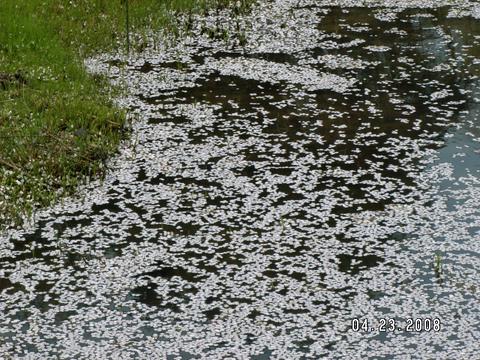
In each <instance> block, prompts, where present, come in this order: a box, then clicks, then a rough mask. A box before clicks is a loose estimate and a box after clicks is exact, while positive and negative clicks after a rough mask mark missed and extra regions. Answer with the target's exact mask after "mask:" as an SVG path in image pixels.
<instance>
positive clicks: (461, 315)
mask: <svg viewBox="0 0 480 360" xmlns="http://www.w3.org/2000/svg"><path fill="white" fill-rule="evenodd" d="M305 3H306V4H307V5H308V6H300V5H301V3H300V2H299V3H298V4H297V5H295V6H294V5H288V4H287V3H285V4H284V5H285V6H284V7H283V8H282V7H280V8H271V9H270V10H271V11H267V14H266V17H265V18H258V19H256V21H257V22H258V23H261V22H262V21H266V22H265V28H264V33H262V31H263V30H262V31H260V32H259V33H258V34H257V33H254V32H252V34H250V35H249V36H250V38H249V39H250V42H249V45H248V46H247V47H246V48H244V49H241V48H237V47H235V46H233V47H232V46H225V45H222V44H219V43H216V42H214V41H210V40H208V39H205V38H204V39H203V42H200V44H199V45H198V46H196V45H191V44H190V45H189V46H187V50H185V49H184V50H181V51H184V53H183V56H179V55H178V52H180V50H178V49H177V50H175V51H172V54H170V55H165V58H161V59H162V60H161V61H159V60H158V59H159V57H160V55H158V54H153V55H145V58H144V59H140V61H137V62H135V63H133V61H132V64H131V65H129V66H128V72H127V74H126V75H125V76H126V80H127V82H129V83H130V84H131V91H132V94H137V95H132V96H131V97H129V98H128V99H127V100H126V101H127V105H128V106H130V108H131V109H132V111H136V112H137V113H139V114H140V116H141V118H142V120H141V121H140V122H139V123H137V124H136V125H135V126H136V129H135V134H134V138H136V145H135V146H134V147H126V148H125V149H124V151H123V152H122V154H121V155H120V157H119V159H117V160H116V162H114V163H113V164H112V171H111V173H110V175H109V177H108V178H107V180H106V181H105V183H104V184H102V185H101V186H99V189H98V188H97V189H95V188H94V187H93V186H92V187H91V188H88V189H86V195H85V200H84V201H83V202H81V201H79V200H78V201H77V200H72V201H71V202H70V203H68V204H66V205H65V206H60V205H59V206H58V207H56V208H54V209H51V210H49V211H47V212H46V213H44V214H43V215H42V216H43V217H42V220H40V221H38V222H37V223H36V224H35V225H34V228H33V230H27V231H18V232H15V231H12V232H11V233H8V234H7V235H6V236H5V237H4V238H2V243H1V244H2V245H1V247H0V250H1V251H2V252H1V255H0V259H1V264H2V269H1V272H0V294H1V300H2V301H1V310H2V315H0V316H1V319H0V320H1V323H2V324H5V325H2V327H1V328H0V339H1V342H0V355H10V356H14V357H18V356H26V355H27V354H36V355H35V356H37V355H38V357H39V358H41V357H44V358H45V357H56V356H59V357H63V358H88V357H90V358H91V356H94V357H96V358H115V357H122V356H123V357H128V356H138V357H139V358H142V356H143V357H145V356H144V355H143V354H148V356H147V357H146V358H164V357H167V358H182V359H189V358H204V357H207V358H219V359H220V358H228V357H229V356H230V357H233V358H251V359H284V358H285V359H287V358H288V359H294V358H312V359H317V358H322V357H326V358H356V357H357V356H363V357H368V356H372V355H377V356H379V357H385V358H393V357H402V356H403V357H409V356H419V354H422V357H428V356H431V354H433V353H436V355H435V356H436V357H441V358H458V356H459V354H476V353H478V352H476V351H475V347H477V348H478V345H476V343H475V342H474V341H473V339H474V338H475V337H478V335H479V334H480V329H479V325H478V324H479V322H478V320H479V313H478V305H479V304H478V298H477V296H478V293H477V292H478V289H477V287H478V282H476V280H475V279H477V278H478V268H479V266H480V264H479V256H478V254H479V248H478V240H479V236H480V232H479V231H478V229H480V214H479V213H478V210H477V209H478V206H477V204H478V201H480V200H479V191H478V190H479V188H480V187H479V182H478V169H479V166H480V160H479V159H478V153H479V149H480V146H479V142H478V139H479V136H480V131H479V130H478V115H479V108H478V104H479V102H480V94H479V90H478V89H479V86H478V85H479V83H478V76H479V75H480V74H479V68H480V60H479V57H480V50H479V49H480V46H479V41H480V22H479V21H478V20H475V19H472V18H468V17H463V18H461V19H456V18H451V17H450V16H449V14H450V11H451V7H440V8H433V9H419V8H415V9H403V10H393V9H391V10H388V9H385V8H378V9H366V8H362V7H353V8H340V7H321V6H318V5H315V3H314V2H313V3H312V2H308V1H304V2H302V4H305ZM262 19H263V20H262ZM287 24H289V25H287ZM269 26H272V27H273V29H274V30H275V31H269ZM270 30H272V29H270ZM292 34H295V39H294V40H295V41H293V42H292V43H289V39H290V37H292V36H293V35H292ZM312 34H313V35H312ZM277 36H278V37H281V39H282V41H281V42H279V45H278V46H279V47H278V48H274V47H273V46H270V45H271V44H275V43H276V41H277V40H278V38H277ZM312 39H313V42H312ZM269 46H270V47H269ZM162 56H163V55H162ZM106 64H108V66H109V67H110V72H111V76H112V78H113V79H115V77H116V76H118V74H117V75H115V68H116V67H117V66H119V65H120V64H126V63H124V62H122V61H120V60H117V61H115V60H112V59H109V60H108V61H107V62H106ZM97 66H99V67H100V68H101V67H102V64H97ZM112 69H113V70H112ZM432 259H433V260H432ZM382 317H389V318H395V319H396V320H397V321H398V323H399V324H400V323H401V324H403V325H402V326H404V322H405V321H406V319H407V318H411V317H416V318H426V317H429V318H435V317H438V318H440V319H441V320H442V322H443V324H444V330H443V331H442V332H440V333H438V332H419V333H405V332H402V331H398V332H397V333H394V334H393V333H392V334H391V333H378V332H377V331H367V332H364V333H362V332H353V331H351V330H350V329H351V320H352V319H354V318H368V319H369V321H371V326H372V327H375V326H376V324H375V322H376V321H377V322H378V320H379V319H380V318H382ZM461 324H462V325H461ZM453 335H455V336H456V338H455V339H454V338H453V337H452V336H453ZM175 349H177V350H175ZM431 349H435V351H433V350H431ZM432 351H433V352H432ZM461 351H463V353H461ZM92 354H94V355H92ZM139 354H142V355H139Z"/></svg>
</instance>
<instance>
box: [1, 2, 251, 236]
mask: <svg viewBox="0 0 480 360" xmlns="http://www.w3.org/2000/svg"><path fill="white" fill-rule="evenodd" d="M230 3H233V2H232V1H230V0H176V1H175V0H168V1H158V0H143V1H135V0H130V1H129V9H128V10H129V14H128V18H127V19H128V22H129V32H131V34H130V36H128V38H129V39H130V41H129V42H130V43H131V44H130V43H129V44H128V46H129V47H130V46H131V47H132V50H135V51H142V50H143V49H144V48H145V47H146V35H145V34H146V30H147V29H152V30H158V29H165V30H166V31H167V32H168V33H172V34H175V35H178V34H179V32H180V31H179V30H180V27H181V26H184V25H182V24H180V23H179V20H178V19H179V17H178V16H177V14H179V13H186V14H195V13H202V12H206V11H208V10H209V9H214V8H216V9H219V8H222V7H226V6H228V5H229V4H230ZM251 3H252V1H245V0H243V1H237V2H235V6H236V7H238V9H240V10H241V11H245V10H247V9H248V6H249V4H251ZM191 19H192V17H191V16H188V20H189V21H191ZM125 20H126V18H125V0H124V1H120V0H117V1H107V0H77V1H66V0H49V1H40V0H30V1H22V2H18V1H14V0H5V1H2V2H1V3H0V227H4V226H5V225H6V224H9V223H14V224H19V223H20V222H21V219H22V217H23V216H24V215H28V214H30V213H31V212H32V211H33V209H34V208H36V207H39V206H45V205H48V204H49V203H51V202H52V201H54V200H55V199H57V198H58V197H59V196H62V195H65V194H71V193H72V191H74V190H75V188H76V187H77V186H78V185H79V184H80V183H81V182H82V181H88V179H90V178H92V177H95V176H98V175H100V174H102V173H103V171H104V168H105V159H107V157H108V156H110V155H111V154H113V153H114V152H115V150H116V149H117V146H118V144H119V142H120V140H121V139H122V137H124V135H125V134H126V123H125V120H126V114H125V112H124V111H123V110H121V109H118V108H117V107H116V106H115V105H114V103H113V102H112V101H111V99H112V95H114V94H113V93H112V92H118V91H120V90H119V89H112V88H111V87H109V86H108V84H107V82H106V81H105V79H103V78H102V77H99V76H93V75H90V74H88V73H86V71H85V68H84V66H83V62H82V60H83V59H84V58H85V57H88V56H91V55H94V54H96V53H98V52H101V51H114V52H123V51H125V50H126V46H127V43H126V39H127V34H126V29H125V25H126V21H125ZM187 25H188V24H187Z"/></svg>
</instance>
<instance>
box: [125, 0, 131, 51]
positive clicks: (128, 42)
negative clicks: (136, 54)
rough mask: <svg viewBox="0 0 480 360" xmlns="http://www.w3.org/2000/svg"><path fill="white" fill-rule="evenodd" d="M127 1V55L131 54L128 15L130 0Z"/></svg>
mask: <svg viewBox="0 0 480 360" xmlns="http://www.w3.org/2000/svg"><path fill="white" fill-rule="evenodd" d="M124 1H125V22H126V27H127V55H128V54H130V22H129V15H128V0H124Z"/></svg>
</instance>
